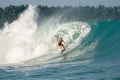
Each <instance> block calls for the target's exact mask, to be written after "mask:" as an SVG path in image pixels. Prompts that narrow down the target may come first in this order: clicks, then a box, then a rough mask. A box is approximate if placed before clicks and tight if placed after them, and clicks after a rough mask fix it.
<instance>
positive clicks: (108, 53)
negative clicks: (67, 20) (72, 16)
mask: <svg viewBox="0 0 120 80" xmlns="http://www.w3.org/2000/svg"><path fill="white" fill-rule="evenodd" d="M86 23H87V24H88V25H87V26H89V28H90V32H89V33H87V34H86V33H85V32H84V30H83V29H81V28H80V30H83V31H81V32H80V33H75V34H73V36H72V37H73V38H69V39H71V40H70V41H68V42H67V44H71V45H72V46H73V45H74V47H73V48H70V49H69V50H68V51H66V52H64V54H63V55H61V54H59V55H56V56H54V57H52V58H49V57H48V55H47V57H46V55H44V56H41V57H37V58H33V59H32V60H31V59H29V61H25V62H22V63H20V64H5V65H1V66H0V80H120V70H119V69H120V61H119V60H120V21H117V20H116V21H96V22H95V21H94V22H86ZM72 24H73V23H72ZM77 24H79V23H75V24H74V25H75V26H79V27H82V26H80V25H77ZM65 25H68V24H65ZM74 25H71V24H69V26H74ZM72 29H73V28H71V29H70V31H71V30H72ZM76 29H77V30H78V31H79V28H78V27H77V28H75V29H74V30H75V31H76ZM84 29H86V28H84ZM62 30H63V31H62ZM65 30H66V29H60V30H58V32H57V33H56V34H55V35H54V36H55V37H56V38H58V37H60V36H61V35H63V34H64V33H65V34H67V35H71V34H68V33H69V31H65ZM67 30H68V28H67ZM86 30H89V29H86ZM78 31H77V32H78ZM61 32H63V33H61ZM82 32H84V34H86V35H85V36H84V37H81V36H80V34H82ZM79 36H80V38H82V39H78V38H79ZM82 36H83V35H82ZM64 39H66V41H67V39H68V38H67V37H66V36H64ZM72 39H73V40H72ZM75 40H76V42H75V43H77V44H73V43H74V42H72V41H75ZM75 45H76V46H75ZM69 46H70V45H69ZM50 55H51V54H49V56H50ZM52 56H53V55H52ZM40 58H41V60H43V61H41V60H39V59H40ZM44 58H49V59H48V60H47V59H44ZM59 58H60V60H59ZM44 60H45V61H44ZM40 61H41V62H46V63H42V64H41V62H40Z"/></svg>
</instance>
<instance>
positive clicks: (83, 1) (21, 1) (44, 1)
mask: <svg viewBox="0 0 120 80" xmlns="http://www.w3.org/2000/svg"><path fill="white" fill-rule="evenodd" d="M26 4H32V5H47V6H65V5H68V6H87V5H89V6H98V5H104V6H108V7H110V6H111V7H113V6H120V0H0V7H6V6H9V5H17V6H18V5H26Z"/></svg>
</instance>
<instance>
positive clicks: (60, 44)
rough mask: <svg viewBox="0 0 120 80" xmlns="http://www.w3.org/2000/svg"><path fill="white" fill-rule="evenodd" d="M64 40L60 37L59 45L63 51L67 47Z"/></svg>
mask: <svg viewBox="0 0 120 80" xmlns="http://www.w3.org/2000/svg"><path fill="white" fill-rule="evenodd" d="M63 42H64V40H63V39H62V38H60V39H59V40H58V46H59V47H60V49H61V50H62V52H63V51H65V47H64V45H63ZM64 43H65V42H64Z"/></svg>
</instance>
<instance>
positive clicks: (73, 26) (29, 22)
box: [0, 6, 91, 64]
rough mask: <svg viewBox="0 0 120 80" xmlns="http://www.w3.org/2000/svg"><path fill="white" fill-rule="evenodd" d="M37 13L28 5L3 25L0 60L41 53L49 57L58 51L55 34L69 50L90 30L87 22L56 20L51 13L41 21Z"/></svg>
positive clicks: (19, 59) (5, 61)
mask: <svg viewBox="0 0 120 80" xmlns="http://www.w3.org/2000/svg"><path fill="white" fill-rule="evenodd" d="M37 17H38V16H37V11H36V8H35V7H34V6H29V7H28V9H27V10H25V11H24V12H23V13H22V14H21V15H20V16H19V18H18V20H15V21H13V22H12V23H11V24H8V23H6V24H5V25H4V29H3V30H1V31H0V44H1V45H0V48H1V50H0V64H9V63H20V62H24V61H28V60H30V61H31V59H35V58H37V57H42V56H45V57H44V58H42V60H48V59H52V58H53V57H54V55H55V54H57V53H59V52H60V50H59V48H58V46H57V40H58V38H60V37H62V38H63V39H64V41H65V46H66V47H67V48H70V50H72V49H74V48H75V47H77V46H78V45H80V42H81V41H82V39H83V38H84V37H85V36H87V34H88V33H89V32H90V30H91V29H90V27H89V25H88V24H87V23H83V22H67V23H59V20H57V21H56V18H54V17H52V18H50V19H48V20H46V21H44V22H42V25H41V24H39V23H38V22H39V21H37ZM47 55H49V56H47ZM39 60H41V59H39Z"/></svg>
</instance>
